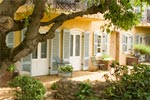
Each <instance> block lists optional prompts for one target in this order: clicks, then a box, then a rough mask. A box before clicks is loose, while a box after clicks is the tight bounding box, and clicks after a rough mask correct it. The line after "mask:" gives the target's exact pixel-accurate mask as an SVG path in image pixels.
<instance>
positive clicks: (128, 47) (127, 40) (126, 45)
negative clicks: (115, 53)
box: [122, 33, 133, 53]
mask: <svg viewBox="0 0 150 100" xmlns="http://www.w3.org/2000/svg"><path fill="white" fill-rule="evenodd" d="M132 49H133V35H132V34H131V33H124V34H123V36H122V50H123V52H126V53H131V52H132Z"/></svg>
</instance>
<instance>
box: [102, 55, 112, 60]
mask: <svg viewBox="0 0 150 100" xmlns="http://www.w3.org/2000/svg"><path fill="white" fill-rule="evenodd" d="M101 58H102V59H103V60H112V57H111V56H110V55H109V54H103V55H102V57H101Z"/></svg>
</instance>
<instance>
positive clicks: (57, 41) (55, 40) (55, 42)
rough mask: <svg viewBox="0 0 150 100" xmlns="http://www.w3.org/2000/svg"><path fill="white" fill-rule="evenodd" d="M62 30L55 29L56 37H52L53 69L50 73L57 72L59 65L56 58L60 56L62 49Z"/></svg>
mask: <svg viewBox="0 0 150 100" xmlns="http://www.w3.org/2000/svg"><path fill="white" fill-rule="evenodd" d="M59 45H60V30H56V31H55V37H54V38H53V39H52V47H51V48H52V53H51V54H52V57H51V61H52V62H51V64H52V65H51V66H52V67H51V71H50V74H57V71H58V66H57V64H56V59H57V58H58V57H59V50H60V46H59Z"/></svg>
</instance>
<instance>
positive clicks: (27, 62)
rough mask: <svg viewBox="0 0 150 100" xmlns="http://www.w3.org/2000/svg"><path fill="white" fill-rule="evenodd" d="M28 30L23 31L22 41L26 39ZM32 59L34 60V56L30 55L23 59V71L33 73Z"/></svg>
mask: <svg viewBox="0 0 150 100" xmlns="http://www.w3.org/2000/svg"><path fill="white" fill-rule="evenodd" d="M26 30H27V29H26V28H25V29H23V30H21V41H22V40H23V39H24V35H25V32H26ZM31 59H32V54H29V55H27V56H26V57H24V58H22V60H21V64H22V71H27V72H30V73H31Z"/></svg>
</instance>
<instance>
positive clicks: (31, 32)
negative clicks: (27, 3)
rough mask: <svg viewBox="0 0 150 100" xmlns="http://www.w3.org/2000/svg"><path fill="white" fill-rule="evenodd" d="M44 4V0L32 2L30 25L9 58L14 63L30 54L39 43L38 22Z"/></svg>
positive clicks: (41, 15)
mask: <svg viewBox="0 0 150 100" xmlns="http://www.w3.org/2000/svg"><path fill="white" fill-rule="evenodd" d="M45 2H46V0H34V3H35V7H34V11H33V13H32V15H31V23H30V24H29V26H28V27H27V31H26V33H25V38H24V40H23V41H22V42H21V43H20V45H19V46H17V47H16V48H14V49H13V50H12V54H11V55H12V56H11V57H12V58H13V61H14V62H15V61H17V60H19V59H20V58H21V57H24V56H26V55H27V54H29V53H31V52H32V51H33V50H34V49H35V48H36V47H37V45H38V43H39V27H40V20H41V19H42V18H43V15H44V8H45Z"/></svg>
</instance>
